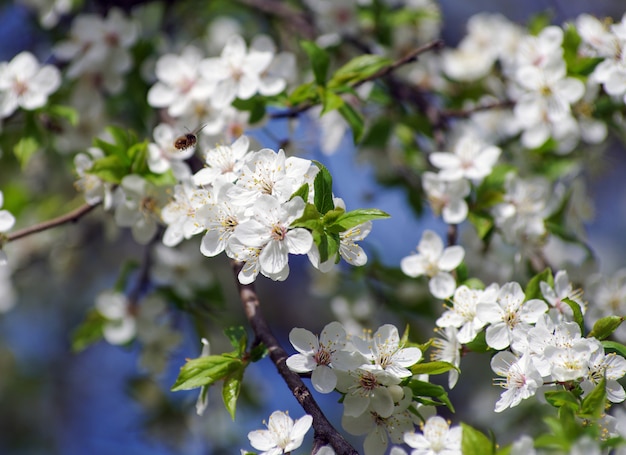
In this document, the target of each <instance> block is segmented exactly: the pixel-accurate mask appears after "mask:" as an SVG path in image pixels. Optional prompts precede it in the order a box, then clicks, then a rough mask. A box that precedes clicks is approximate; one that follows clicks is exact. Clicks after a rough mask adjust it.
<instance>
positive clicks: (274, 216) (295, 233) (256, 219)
mask: <svg viewBox="0 0 626 455" xmlns="http://www.w3.org/2000/svg"><path fill="white" fill-rule="evenodd" d="M303 211H304V201H303V200H302V198H300V197H295V198H293V199H291V200H290V201H288V202H285V203H284V204H282V205H281V204H280V203H279V202H278V200H277V199H275V198H273V197H271V196H269V195H266V194H263V195H261V196H259V198H258V199H257V201H256V203H255V205H254V206H253V207H252V214H251V215H252V217H251V218H250V219H248V220H246V221H244V222H243V223H240V224H238V225H237V227H236V228H235V233H234V235H235V236H236V237H237V238H238V239H239V240H240V241H241V242H243V243H244V244H245V245H249V246H252V247H258V248H262V251H261V253H260V255H259V265H260V267H261V270H262V271H263V272H266V273H269V274H276V273H280V272H281V271H282V270H283V269H284V268H285V267H286V266H287V265H288V259H287V256H288V254H290V253H291V254H306V253H308V252H309V250H310V249H311V246H312V245H313V237H312V236H311V233H310V232H309V231H307V230H306V229H303V228H295V229H289V225H290V224H291V223H292V222H293V221H294V220H295V219H297V218H299V217H300V216H301V215H302V213H303Z"/></svg>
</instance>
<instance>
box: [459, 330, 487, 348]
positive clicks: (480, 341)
mask: <svg viewBox="0 0 626 455" xmlns="http://www.w3.org/2000/svg"><path fill="white" fill-rule="evenodd" d="M465 347H466V348H467V349H469V350H470V351H472V352H489V351H490V350H491V348H490V347H489V345H488V344H487V338H486V332H485V331H484V330H483V331H482V332H478V335H476V338H474V339H473V340H472V341H470V342H469V343H467V344H466V345H465Z"/></svg>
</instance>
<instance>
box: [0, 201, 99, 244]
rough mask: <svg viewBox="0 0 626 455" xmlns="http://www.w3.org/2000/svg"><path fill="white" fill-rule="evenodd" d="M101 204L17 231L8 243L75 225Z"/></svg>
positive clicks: (76, 210) (11, 235)
mask: <svg viewBox="0 0 626 455" xmlns="http://www.w3.org/2000/svg"><path fill="white" fill-rule="evenodd" d="M100 204H101V202H97V203H95V204H93V205H92V204H85V205H81V206H80V207H78V208H77V209H74V210H72V211H71V212H69V213H66V214H65V215H61V216H59V217H57V218H53V219H51V220H48V221H44V222H42V223H39V224H35V225H33V226H30V227H27V228H24V229H20V230H18V231H15V232H13V233H11V234H8V235H7V237H6V242H12V241H14V240H17V239H21V238H22V237H26V236H29V235H31V234H36V233H38V232H43V231H47V230H48V229H52V228H54V227H57V226H61V225H63V224H67V223H75V222H76V221H78V220H79V219H81V218H82V217H83V216H84V215H86V214H88V213H89V212H91V211H92V210H93V209H95V208H96V207H98V206H99V205H100Z"/></svg>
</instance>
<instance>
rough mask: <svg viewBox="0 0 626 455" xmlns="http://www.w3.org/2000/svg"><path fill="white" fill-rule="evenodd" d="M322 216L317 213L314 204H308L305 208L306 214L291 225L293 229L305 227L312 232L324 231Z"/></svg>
mask: <svg viewBox="0 0 626 455" xmlns="http://www.w3.org/2000/svg"><path fill="white" fill-rule="evenodd" d="M321 219H322V214H321V213H320V212H318V211H317V208H315V206H314V205H313V204H307V205H305V206H304V213H303V214H302V216H301V217H300V218H298V219H297V220H293V222H292V223H291V224H290V225H289V226H290V227H292V228H296V227H303V228H306V229H309V230H310V231H322V230H323V226H322V222H321Z"/></svg>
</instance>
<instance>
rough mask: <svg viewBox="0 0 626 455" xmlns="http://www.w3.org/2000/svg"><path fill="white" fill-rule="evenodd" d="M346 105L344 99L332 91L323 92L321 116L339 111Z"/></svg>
mask: <svg viewBox="0 0 626 455" xmlns="http://www.w3.org/2000/svg"><path fill="white" fill-rule="evenodd" d="M344 104H345V102H344V100H343V98H342V97H341V96H339V95H337V94H336V93H334V92H331V91H330V90H323V91H322V112H321V115H320V116H323V115H324V114H326V113H327V112H330V111H334V110H336V109H339V108H340V107H341V106H343V105H344Z"/></svg>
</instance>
